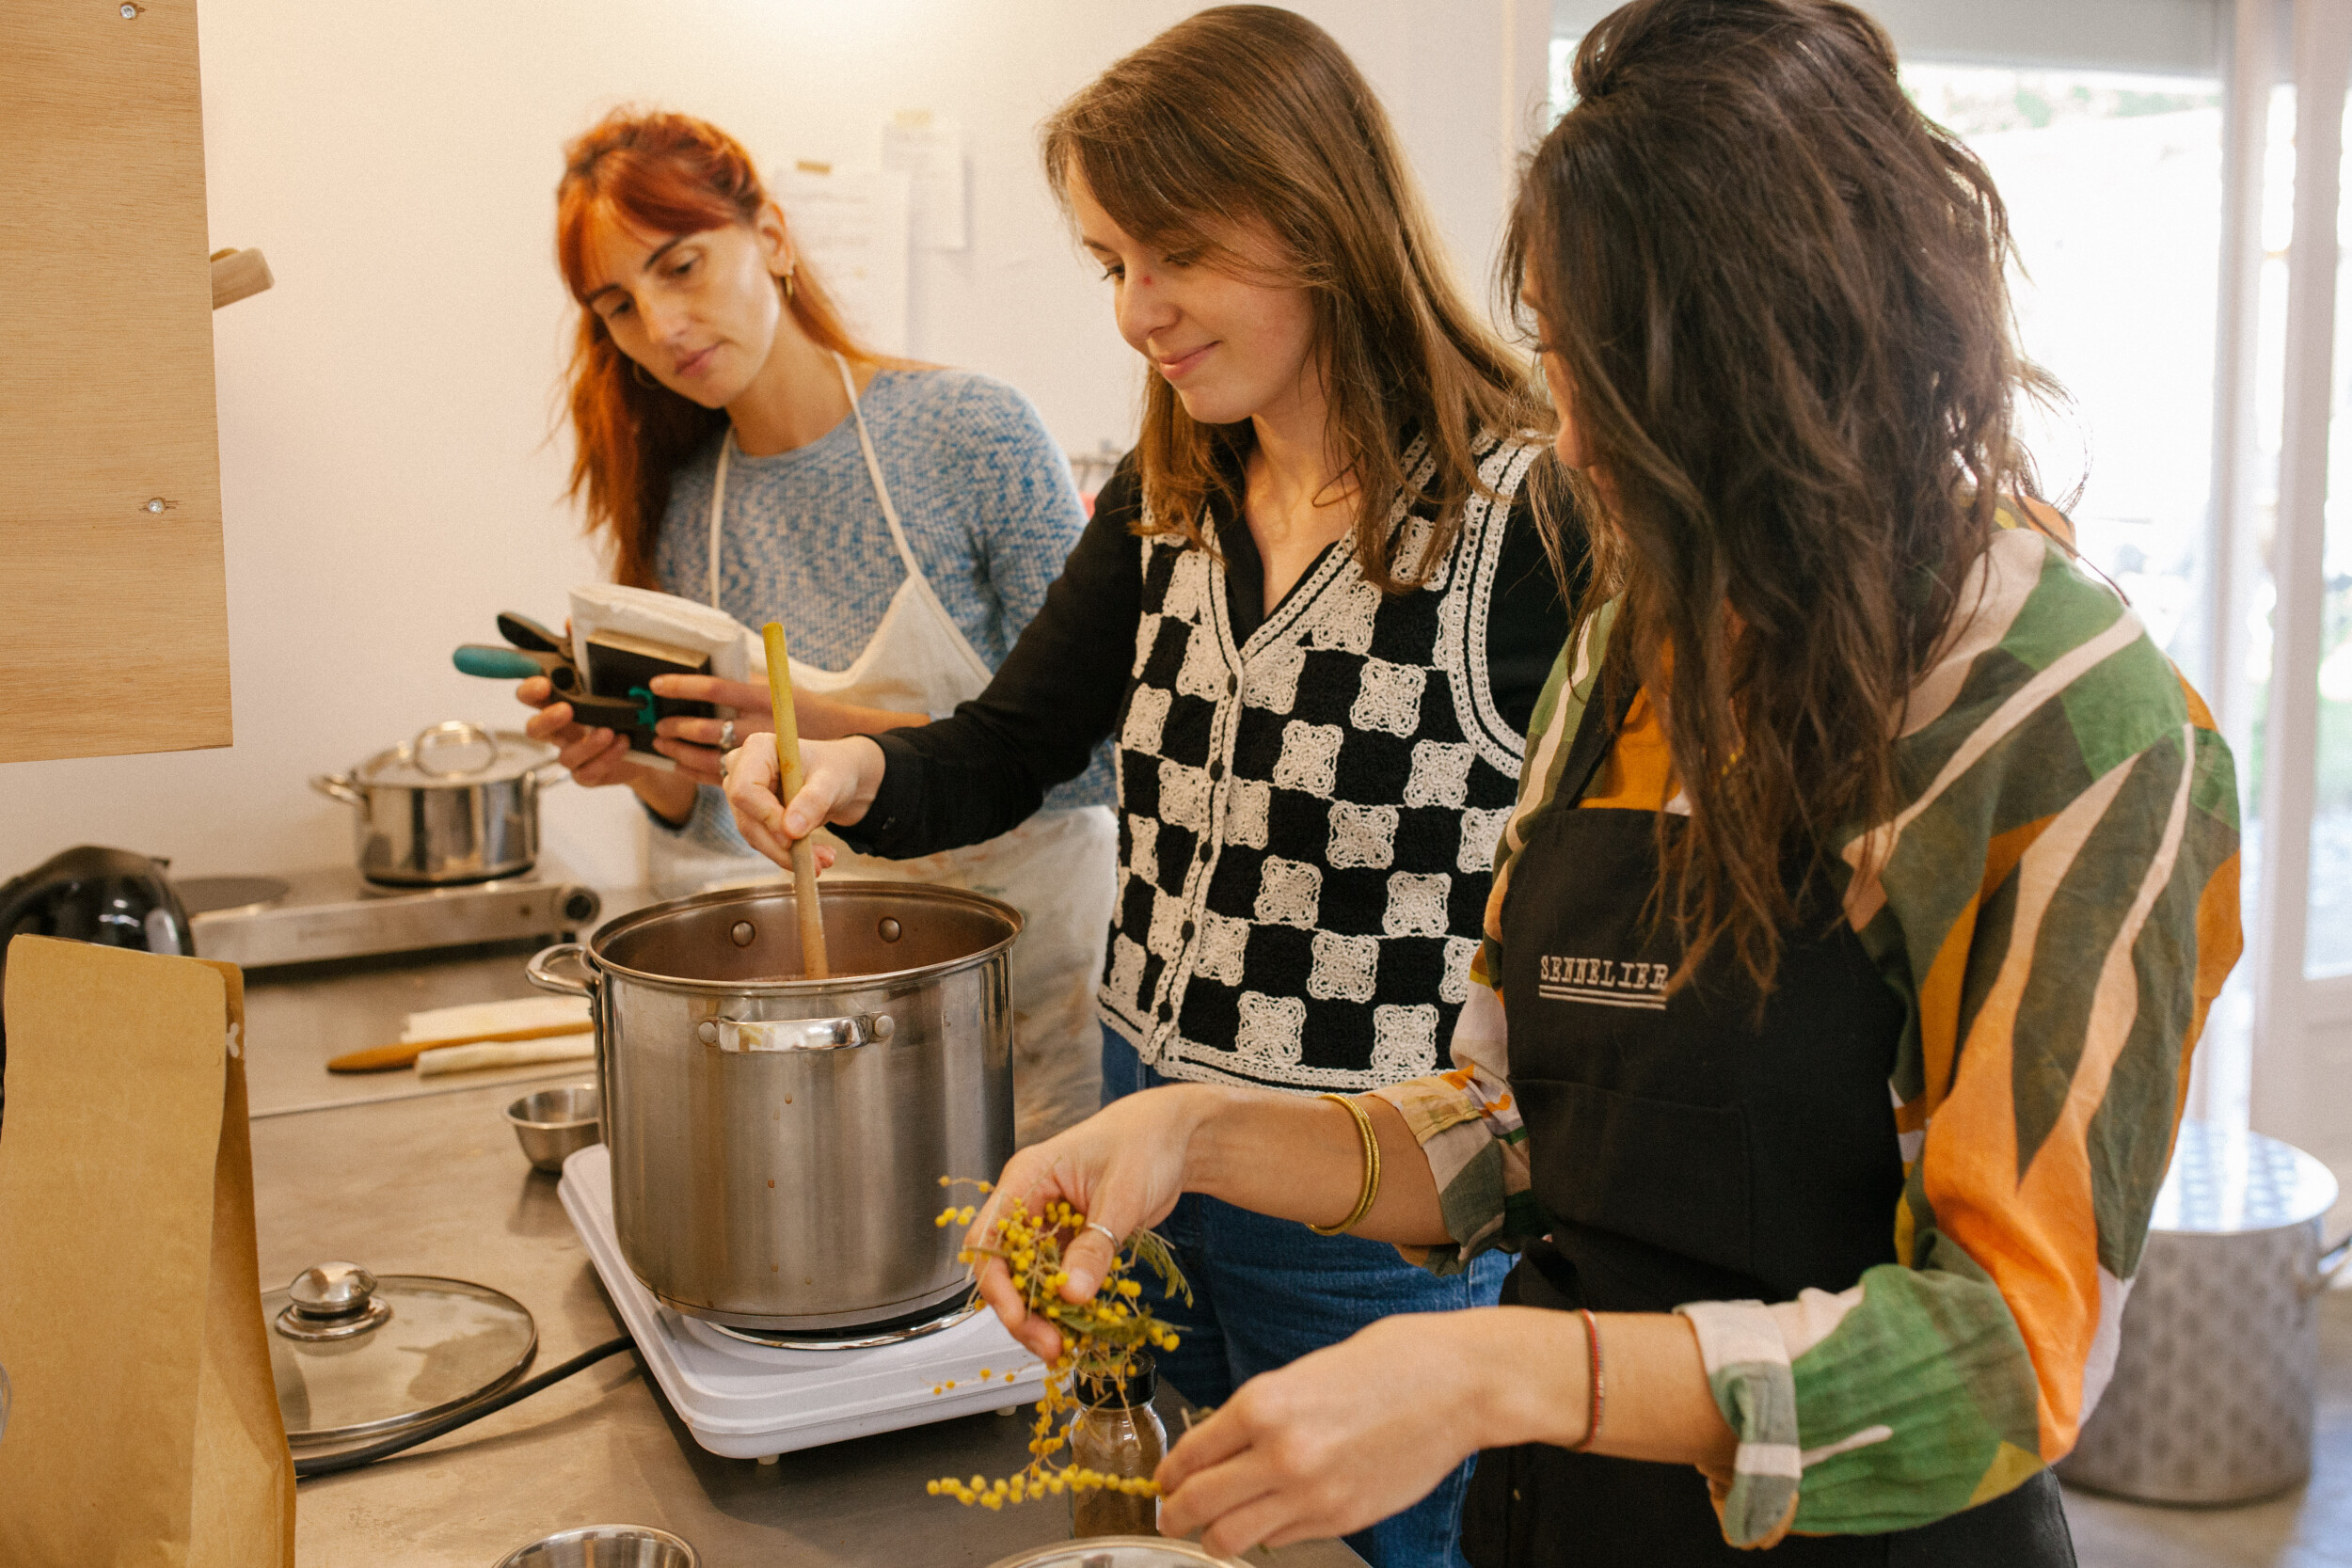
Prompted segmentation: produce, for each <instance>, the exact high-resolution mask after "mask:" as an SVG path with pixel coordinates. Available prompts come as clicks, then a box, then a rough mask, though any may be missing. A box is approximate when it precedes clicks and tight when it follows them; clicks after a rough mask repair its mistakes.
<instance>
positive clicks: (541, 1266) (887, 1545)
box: [246, 904, 1359, 1568]
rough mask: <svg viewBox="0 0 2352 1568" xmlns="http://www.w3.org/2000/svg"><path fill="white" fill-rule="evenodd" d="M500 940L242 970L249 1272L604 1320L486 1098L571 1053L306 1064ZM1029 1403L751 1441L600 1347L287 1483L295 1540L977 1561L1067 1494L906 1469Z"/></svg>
mask: <svg viewBox="0 0 2352 1568" xmlns="http://www.w3.org/2000/svg"><path fill="white" fill-rule="evenodd" d="M612 907H613V906H612V905H610V904H609V905H608V911H610V910H611V909H612ZM525 951H527V949H526V950H525ZM523 956H524V955H523V952H511V953H510V952H496V953H491V952H483V951H480V950H470V951H469V952H466V953H463V954H458V955H454V956H450V955H444V956H443V958H442V959H441V961H435V962H422V961H417V960H414V959H412V960H409V961H407V962H405V963H389V962H385V961H380V960H379V961H368V962H360V963H355V964H351V965H344V966H334V967H329V966H311V967H309V968H306V969H304V970H301V971H280V972H278V973H277V974H272V972H269V971H262V972H258V973H257V974H253V975H251V976H249V977H248V990H247V993H246V997H247V1002H246V1040H247V1050H246V1070H247V1074H248V1078H249V1082H250V1084H251V1085H252V1097H253V1103H254V1106H255V1114H254V1120H253V1176H254V1192H255V1208H256V1221H257V1226H258V1230H259V1237H260V1247H261V1280H260V1283H261V1285H262V1288H263V1289H265V1290H267V1289H275V1288H278V1287H279V1286H282V1285H284V1284H285V1282H286V1281H287V1280H289V1279H291V1278H292V1277H293V1276H294V1275H295V1274H297V1273H298V1272H300V1271H301V1270H302V1269H304V1268H306V1267H308V1266H309V1265H310V1264H312V1263H316V1262H322V1261H326V1260H329V1259H344V1260H348V1261H352V1262H356V1263H359V1264H362V1265H364V1266H365V1267H367V1268H369V1269H372V1270H373V1271H374V1272H376V1273H377V1274H431V1275H453V1276H455V1277H457V1278H462V1279H471V1280H476V1281H479V1282H480V1283H482V1284H485V1285H489V1286H493V1287H495V1288H496V1289H499V1290H501V1291H505V1292H507V1293H508V1294H509V1295H511V1296H513V1297H515V1298H516V1300H518V1301H520V1302H521V1303H522V1304H523V1305H524V1306H525V1307H529V1308H530V1309H531V1311H532V1314H533V1316H534V1317H536V1318H537V1320H538V1325H539V1350H538V1355H537V1359H536V1361H535V1362H534V1367H535V1368H538V1369H545V1368H548V1367H551V1366H553V1365H555V1364H556V1363H558V1362H560V1361H564V1360H566V1359H568V1358H569V1357H571V1356H573V1355H575V1354H579V1353H580V1351H582V1350H585V1349H587V1348H589V1347H590V1346H592V1345H595V1344H597V1343H600V1342H602V1341H603V1340H605V1339H608V1338H612V1336H614V1335H615V1334H618V1333H619V1332H621V1329H620V1326H619V1323H618V1322H617V1320H616V1318H615V1316H614V1314H613V1311H612V1305H611V1303H610V1301H609V1300H608V1299H607V1297H606V1295H605V1292H604V1288H603V1284H602V1282H601V1281H600V1280H599V1279H598V1278H597V1277H596V1271H595V1268H594V1266H593V1265H592V1264H591V1263H590V1261H589V1259H588V1257H587V1254H586V1252H585V1251H584V1250H583V1249H582V1247H581V1244H580V1239H579V1238H578V1236H577V1235H575V1234H574V1232H573V1230H572V1226H571V1222H570V1220H569V1219H568V1218H567V1217H566V1216H565V1214H564V1209H563V1206H562V1204H561V1202H560V1201H559V1200H558V1198H557V1196H556V1179H555V1178H554V1177H552V1176H548V1175H542V1174H539V1173H537V1172H534V1171H533V1170H532V1168H531V1166H530V1165H529V1164H527V1163H526V1162H525V1161H524V1159H523V1157H522V1153H521V1151H520V1150H519V1149H518V1148H516V1143H515V1137H514V1134H513V1132H511V1131H510V1130H509V1129H508V1127H507V1126H506V1123H505V1122H504V1120H503V1119H502V1118H501V1115H500V1112H501V1109H502V1108H503V1107H504V1106H505V1105H506V1104H507V1103H508V1102H509V1101H512V1100H513V1099H515V1098H516V1096H517V1095H518V1094H520V1093H521V1092H522V1090H521V1089H519V1088H517V1087H516V1083H517V1082H521V1081H532V1082H561V1081H564V1079H567V1078H570V1079H578V1078H580V1077H583V1076H592V1075H593V1068H592V1067H591V1066H590V1065H589V1064H585V1063H581V1064H564V1065H559V1066H558V1067H556V1068H555V1069H552V1070H550V1069H548V1068H545V1067H542V1068H536V1069H521V1070H519V1071H517V1070H509V1071H507V1072H500V1073H491V1074H485V1075H483V1076H482V1078H480V1079H476V1078H474V1077H473V1075H464V1076H455V1077H453V1078H444V1079H433V1080H425V1081H423V1082H422V1083H421V1084H420V1082H419V1081H418V1080H417V1079H416V1077H415V1075H414V1074H413V1073H387V1074H379V1075H374V1076H372V1077H369V1078H351V1079H337V1078H329V1077H328V1075H327V1074H326V1071H325V1061H326V1057H328V1056H330V1055H334V1054H336V1053H339V1052H342V1051H345V1050H350V1049H353V1048H355V1047H358V1046H361V1045H371V1044H378V1043H382V1042H384V1041H388V1040H391V1039H395V1038H397V1037H399V1034H400V1024H401V1017H402V1015H403V1014H405V1013H406V1012H409V1011H412V1010H415V1009H418V1008H422V1007H435V1006H450V1005H453V1004H455V1003H461V1002H478V1001H492V1000H497V999H500V998H501V997H506V996H523V995H529V994H532V992H531V990H530V988H529V986H528V985H527V984H525V982H524V981H523V979H522V957H523ZM566 1068H568V1070H566ZM1028 1414H1029V1412H1028V1411H1027V1410H1026V1409H1024V1410H1023V1411H1021V1412H1020V1413H1019V1415H1018V1416H1001V1415H982V1416H974V1417H966V1418H961V1419H956V1420H949V1421H942V1422H938V1423H935V1424H932V1425H930V1426H920V1427H913V1428H909V1429H907V1430H905V1431H902V1432H897V1433H883V1434H882V1435H879V1436H875V1437H868V1438H862V1439H858V1440H856V1441H853V1442H848V1443H839V1444H835V1445H833V1446H831V1447H828V1448H821V1449H805V1450H803V1451H801V1452H798V1453H788V1454H786V1455H784V1456H783V1458H782V1459H781V1461H780V1462H778V1463H777V1464H775V1465H760V1464H758V1463H757V1462H755V1461H752V1460H733V1459H722V1458H720V1457H718V1456H717V1455H715V1454H711V1453H708V1452H707V1451H705V1450H704V1449H702V1448H700V1447H699V1446H698V1445H697V1444H696V1443H695V1442H694V1440H693V1438H692V1436H691V1434H690V1433H688V1432H687V1430H686V1429H685V1427H684V1426H682V1425H681V1424H680V1423H679V1422H678V1420H677V1418H676V1417H675V1415H674V1414H673V1413H672V1412H671V1410H670V1408H669V1405H668V1403H667V1402H666V1401H665V1400H664V1399H663V1397H662V1395H661V1393H660V1389H659V1388H657V1387H656V1386H654V1385H653V1384H652V1383H651V1382H650V1381H649V1379H648V1378H647V1377H646V1375H645V1373H644V1370H642V1369H641V1368H640V1366H639V1365H638V1362H637V1360H636V1358H635V1357H634V1356H633V1355H628V1354H623V1355H617V1356H614V1357H612V1358H611V1359H609V1360H606V1361H603V1362H599V1363H598V1364H597V1365H596V1366H594V1367H591V1368H590V1369H588V1370H585V1371H583V1372H580V1373H578V1374H576V1375H574V1376H573V1377H571V1378H569V1379H567V1380H565V1381H564V1382H562V1383H559V1384H557V1385H555V1386H553V1387H551V1388H548V1389H547V1390H546V1391H544V1392H542V1393H539V1394H535V1395H533V1396H532V1397H531V1398H530V1399H527V1400H524V1401H522V1402H519V1403H517V1404H516V1405H513V1406H511V1407H509V1408H508V1409H506V1410H503V1411H501V1412H500V1413H498V1414H497V1415H495V1416H491V1417H487V1418H485V1419H483V1420H481V1421H479V1422H477V1423H476V1424H474V1425H472V1426H469V1427H466V1428H463V1429H461V1430H460V1431H457V1432H454V1433H450V1434H449V1435H447V1436H444V1437H441V1438H439V1439H437V1440H436V1441H434V1442H432V1443H429V1444H426V1445H424V1446H422V1447H421V1448H419V1449H414V1450H412V1451H411V1452H409V1453H406V1454H403V1455H400V1456H398V1457H396V1458H394V1459H390V1460H387V1461H384V1462H382V1463H379V1464H377V1465H372V1466H369V1467H367V1468H364V1469H360V1470H356V1471H352V1472H349V1473H346V1474H343V1475H337V1476H326V1477H322V1478H320V1479H318V1480H315V1481H303V1482H302V1483H301V1484H300V1487H299V1489H298V1491H297V1493H296V1499H297V1501H296V1509H295V1528H296V1544H297V1554H298V1560H300V1561H301V1562H302V1563H303V1564H304V1568H344V1565H350V1568H377V1565H379V1564H382V1563H386V1562H399V1563H402V1564H404V1565H410V1568H440V1565H447V1568H489V1565H490V1564H493V1563H495V1562H496V1561H497V1560H499V1558H500V1557H501V1556H502V1555H504V1554H505V1553H506V1552H508V1551H510V1550H512V1549H513V1548H515V1547H516V1546H520V1545H522V1544H526V1543H528V1542H530V1541H533V1540H535V1539H537V1538H538V1537H540V1536H542V1535H546V1534H549V1533H551V1532H553V1531H556V1530H559V1529H567V1528H575V1527H577V1526H580V1525H588V1524H609V1523H628V1524H645V1525H655V1526H659V1527H660V1528H663V1529H667V1530H670V1531H672V1532H673V1533H675V1534H676V1535H679V1536H682V1537H684V1538H685V1539H686V1540H687V1541H690V1542H691V1543H692V1544H694V1545H695V1547H696V1548H697V1549H698V1550H699V1551H700V1552H701V1553H702V1558H703V1561H704V1563H705V1564H706V1565H707V1568H730V1565H735V1564H754V1563H756V1564H760V1565H762V1568H766V1565H769V1564H776V1565H795V1568H797V1565H801V1564H807V1565H811V1568H815V1565H826V1568H834V1565H845V1568H846V1565H850V1564H865V1563H872V1564H890V1565H891V1568H930V1565H933V1564H937V1565H941V1568H946V1565H950V1564H953V1565H959V1568H961V1565H971V1568H978V1565H981V1564H986V1563H990V1562H993V1561H994V1560H997V1559H998V1558H1001V1557H1005V1556H1008V1555H1009V1554H1011V1553H1013V1552H1017V1551H1020V1550H1023V1549H1024V1548H1026V1547H1032V1546H1037V1545H1042V1544H1048V1543H1050V1542H1052V1541H1055V1540H1057V1539H1060V1538H1062V1537H1064V1536H1065V1535H1066V1534H1067V1532H1068V1528H1069V1509H1068V1504H1067V1503H1066V1502H1065V1501H1064V1500H1062V1499H1059V1498H1053V1499H1048V1500H1047V1501H1045V1502H1041V1503H1030V1504H1026V1505H1022V1506H1017V1507H1011V1508H1008V1509H1006V1510H1004V1511H1003V1512H1002V1513H990V1512H988V1511H986V1510H982V1509H977V1508H973V1509H967V1508H963V1507H961V1506H960V1505H958V1504H956V1503H953V1502H950V1501H946V1500H945V1499H939V1498H933V1497H928V1496H926V1495H925V1493H924V1491H923V1483H924V1481H926V1480H928V1479H930V1478H931V1477H934V1476H944V1475H959V1476H970V1475H972V1474H974V1473H976V1472H978V1473H983V1474H986V1475H990V1476H998V1475H1006V1474H1009V1473H1010V1472H1011V1471H1012V1470H1014V1469H1015V1468H1017V1467H1018V1466H1019V1465H1022V1464H1024V1463H1025V1461H1026V1459H1027V1457H1028V1456H1027V1449H1026V1444H1027V1420H1026V1418H1027V1416H1028ZM1253 1560H1254V1558H1253ZM1279 1562H1280V1563H1281V1564H1282V1565H1283V1568H1343V1565H1346V1564H1355V1563H1358V1562H1359V1559H1358V1558H1357V1557H1356V1555H1355V1554H1354V1553H1352V1552H1350V1551H1348V1550H1347V1548H1346V1547H1345V1546H1343V1545H1342V1544H1338V1543H1336V1542H1322V1543H1311V1544H1298V1545H1295V1546H1289V1547H1285V1548H1283V1549H1282V1551H1281V1552H1280V1553H1279Z"/></svg>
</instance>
